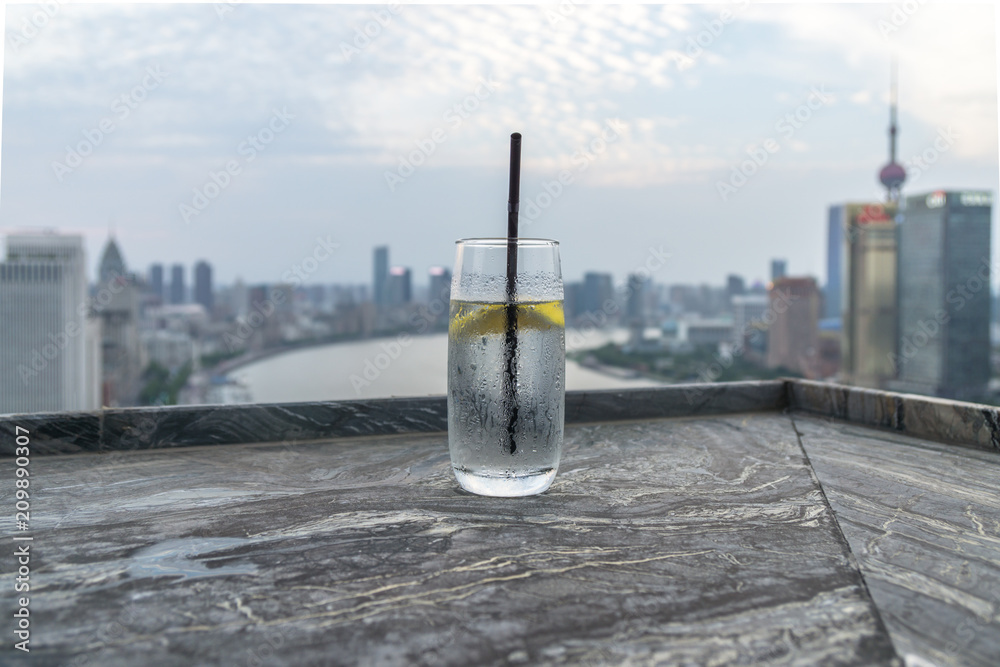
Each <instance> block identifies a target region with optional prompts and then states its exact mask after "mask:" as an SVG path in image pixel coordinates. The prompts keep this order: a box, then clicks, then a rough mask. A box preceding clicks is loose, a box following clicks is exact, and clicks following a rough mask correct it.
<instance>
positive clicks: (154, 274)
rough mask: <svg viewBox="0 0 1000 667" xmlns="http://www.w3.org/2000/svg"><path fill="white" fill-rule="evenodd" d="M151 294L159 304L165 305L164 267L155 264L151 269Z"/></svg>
mask: <svg viewBox="0 0 1000 667" xmlns="http://www.w3.org/2000/svg"><path fill="white" fill-rule="evenodd" d="M149 292H150V294H152V295H153V296H154V297H155V300H156V301H158V302H159V303H163V265H162V264H153V265H151V266H150V267H149Z"/></svg>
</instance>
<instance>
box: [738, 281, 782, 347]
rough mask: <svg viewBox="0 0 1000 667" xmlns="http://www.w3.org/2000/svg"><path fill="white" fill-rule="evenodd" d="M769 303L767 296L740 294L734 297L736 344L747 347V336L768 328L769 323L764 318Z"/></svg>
mask: <svg viewBox="0 0 1000 667" xmlns="http://www.w3.org/2000/svg"><path fill="white" fill-rule="evenodd" d="M769 302H770V299H769V298H768V296H767V294H739V295H736V296H734V297H733V342H734V343H736V344H737V345H740V346H742V345H745V344H746V338H747V336H749V335H751V334H752V333H753V332H754V331H757V330H760V329H766V328H767V325H768V322H766V321H765V319H764V316H765V314H766V313H767V305H768V303H769ZM772 317H773V316H772ZM768 319H770V318H768Z"/></svg>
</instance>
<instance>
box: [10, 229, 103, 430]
mask: <svg viewBox="0 0 1000 667" xmlns="http://www.w3.org/2000/svg"><path fill="white" fill-rule="evenodd" d="M91 314H92V312H91V308H90V303H89V301H88V299H87V277H86V259H85V255H84V249H83V238H82V237H80V236H71V235H60V234H54V233H47V234H30V235H28V234H24V235H11V236H8V237H7V261H6V262H4V263H0V322H2V323H3V325H2V326H0V413H19V412H55V411H64V410H94V409H97V408H99V407H100V372H101V350H100V330H101V325H100V321H99V320H97V319H96V318H94V317H92V316H91Z"/></svg>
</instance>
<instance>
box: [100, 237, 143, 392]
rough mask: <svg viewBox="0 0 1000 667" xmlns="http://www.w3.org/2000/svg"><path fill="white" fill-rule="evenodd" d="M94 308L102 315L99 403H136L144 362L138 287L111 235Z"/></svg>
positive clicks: (101, 266)
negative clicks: (140, 332)
mask: <svg viewBox="0 0 1000 667" xmlns="http://www.w3.org/2000/svg"><path fill="white" fill-rule="evenodd" d="M94 310H95V312H96V313H97V315H98V317H100V318H101V369H102V370H101V403H102V405H107V406H112V407H118V406H129V405H135V403H136V399H137V398H138V396H139V391H140V389H141V387H140V377H141V375H142V369H143V366H144V365H145V364H144V354H143V346H142V341H141V340H140V337H139V287H138V285H137V284H136V280H135V276H133V275H131V274H129V273H128V271H126V269H125V260H124V259H123V258H122V254H121V250H119V248H118V244H117V243H116V242H115V240H114V239H113V238H111V239H108V243H107V245H106V246H105V247H104V253H103V254H102V255H101V263H100V267H99V270H98V281H97V294H96V297H95V299H94Z"/></svg>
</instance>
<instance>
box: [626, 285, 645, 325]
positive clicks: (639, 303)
mask: <svg viewBox="0 0 1000 667" xmlns="http://www.w3.org/2000/svg"><path fill="white" fill-rule="evenodd" d="M626 293H627V294H628V297H627V298H626V300H625V318H626V320H627V322H628V325H629V326H632V327H645V326H646V319H647V316H648V312H647V308H646V302H647V301H648V300H649V278H644V277H642V276H639V275H636V274H632V275H630V276H629V277H628V288H627V292H626Z"/></svg>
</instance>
